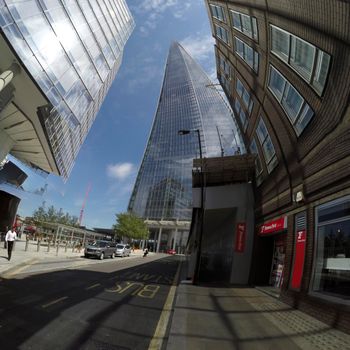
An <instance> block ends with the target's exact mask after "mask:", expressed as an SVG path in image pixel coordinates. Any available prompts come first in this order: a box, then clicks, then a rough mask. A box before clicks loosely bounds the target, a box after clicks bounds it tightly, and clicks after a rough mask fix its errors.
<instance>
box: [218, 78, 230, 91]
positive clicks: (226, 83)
mask: <svg viewBox="0 0 350 350" xmlns="http://www.w3.org/2000/svg"><path fill="white" fill-rule="evenodd" d="M219 80H220V83H221V85H222V86H224V87H225V89H226V91H227V94H228V95H229V96H230V95H231V82H230V80H229V79H226V77H225V76H224V75H223V74H220V75H219Z"/></svg>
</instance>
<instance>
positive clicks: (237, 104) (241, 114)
mask: <svg viewBox="0 0 350 350" xmlns="http://www.w3.org/2000/svg"><path fill="white" fill-rule="evenodd" d="M235 111H236V113H237V115H239V119H240V120H241V123H242V126H243V131H244V132H246V130H247V127H248V118H247V115H246V114H245V112H244V110H243V108H242V106H241V104H240V102H239V101H238V99H237V98H235Z"/></svg>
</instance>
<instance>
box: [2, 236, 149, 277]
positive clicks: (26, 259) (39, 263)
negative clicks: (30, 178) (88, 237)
mask: <svg viewBox="0 0 350 350" xmlns="http://www.w3.org/2000/svg"><path fill="white" fill-rule="evenodd" d="M22 237H23V235H22ZM25 246H26V240H25V235H24V239H21V240H17V241H16V242H15V245H14V250H13V251H12V257H11V260H10V261H8V259H7V249H5V248H4V242H0V277H4V278H9V277H12V276H14V275H16V274H19V273H21V272H24V271H25V270H27V269H29V268H30V267H32V268H33V267H34V266H35V272H40V271H51V270H57V269H65V268H74V267H79V266H85V265H91V264H96V263H103V262H106V261H109V260H111V259H105V260H102V261H100V260H98V259H86V258H84V249H82V250H81V251H80V252H77V251H76V250H74V251H72V248H67V250H66V249H65V247H62V246H61V247H60V248H59V250H58V251H57V250H56V248H54V247H50V251H47V250H48V247H47V245H42V246H40V250H39V251H37V242H36V241H29V244H28V249H27V251H25ZM152 254H154V253H150V256H151V255H152ZM142 255H143V252H142V250H135V251H134V252H131V254H130V258H133V257H140V256H142ZM115 259H121V258H115ZM128 259H129V258H128Z"/></svg>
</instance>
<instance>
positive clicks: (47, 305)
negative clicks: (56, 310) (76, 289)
mask: <svg viewBox="0 0 350 350" xmlns="http://www.w3.org/2000/svg"><path fill="white" fill-rule="evenodd" d="M66 299H68V297H62V298H59V299H56V300H53V301H51V302H49V303H47V304H44V305H41V307H42V308H43V309H46V308H47V307H49V306H51V305H54V304H57V303H59V302H60V301H63V300H66Z"/></svg>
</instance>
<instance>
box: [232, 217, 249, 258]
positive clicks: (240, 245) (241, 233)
mask: <svg viewBox="0 0 350 350" xmlns="http://www.w3.org/2000/svg"><path fill="white" fill-rule="evenodd" d="M246 228H247V227H246V223H245V222H239V223H238V224H237V229H236V243H235V252H237V253H243V252H244V249H245V239H246V231H247V230H246Z"/></svg>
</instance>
